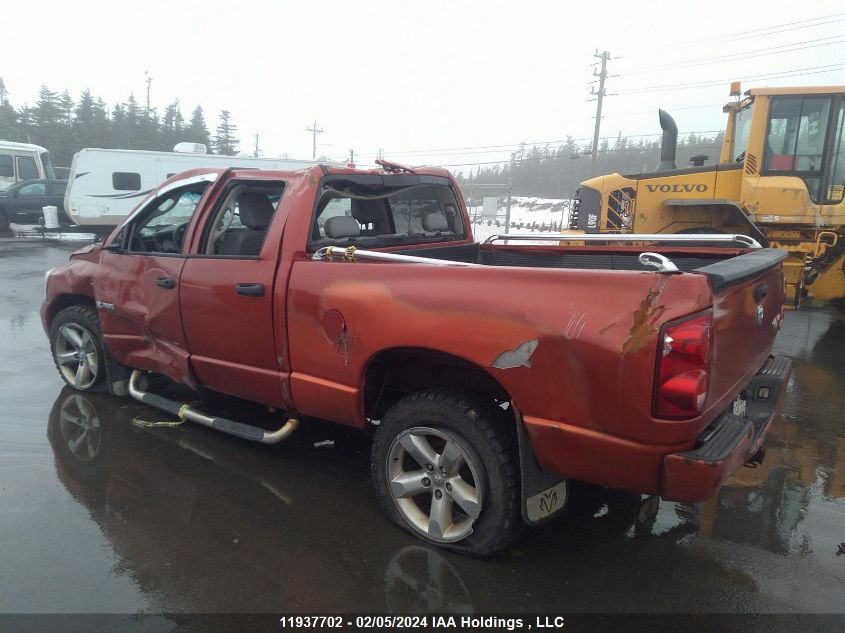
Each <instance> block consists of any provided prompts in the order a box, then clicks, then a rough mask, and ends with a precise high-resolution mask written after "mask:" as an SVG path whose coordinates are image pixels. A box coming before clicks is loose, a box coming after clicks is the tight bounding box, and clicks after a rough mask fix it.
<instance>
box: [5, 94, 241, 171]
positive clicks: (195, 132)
mask: <svg viewBox="0 0 845 633" xmlns="http://www.w3.org/2000/svg"><path fill="white" fill-rule="evenodd" d="M236 132H237V127H236V126H235V124H234V123H233V122H232V117H231V114H230V113H229V112H228V111H227V110H223V111H222V112H221V113H220V116H219V119H218V123H217V128H216V130H215V134H214V135H213V136H212V135H211V133H210V132H209V129H208V126H207V125H206V121H205V113H204V111H203V109H202V106H200V105H198V106H196V107H195V108H194V109H193V111H192V112H191V115H190V118H189V119H187V120H186V119H185V118H184V116H183V114H182V106H181V104H180V102H179V99H176V100H174V101H173V102H172V103H171V104H169V105H168V106H166V107H165V108H164V112H163V113H161V115H159V112H158V109H157V108H150V109H149V110H148V109H147V108H146V107H145V106H142V105H140V104H139V103H138V101H137V100H136V99H135V96H134V95H132V94H130V95H129V97H128V98H127V99H126V101H125V102H124V103H118V104H115V105H114V106H112V107H111V108H109V106H108V105H107V104H106V103H105V101H103V99H101V98H99V97H95V96H94V95H92V94H91V91H90V90H84V91H83V92H82V94H81V95H79V98H78V99H77V100H76V101H74V99H73V98H72V97H71V95H70V94H69V93H68V91H67V90H64V91H63V92H61V93H59V92H54V91H53V90H50V89H49V88H48V87H47V86H42V87H41V90H40V91H39V93H38V100H37V101H36V102H35V104H34V105H32V106H29V105H26V104H24V105H21V106H18V107H15V106H13V105H12V103H11V102H10V101H9V97H8V92H7V89H6V86H5V84H4V83H3V79H2V78H0V139H3V140H7V141H17V142H21V143H35V144H36V145H42V146H44V147H46V148H47V149H48V150H49V151H50V153H51V155H52V157H53V163H54V164H55V165H57V166H63V167H67V166H70V162H71V159H72V158H73V155H74V154H75V153H76V152H78V151H79V150H80V149H82V148H83V147H105V148H112V149H145V150H161V151H171V150H172V149H173V146H174V145H175V144H176V143H179V142H182V141H189V142H192V143H203V144H204V145H205V146H206V147H208V149H209V151H213V152H214V153H217V154H224V155H227V156H234V155H235V154H236V153H237V152H238V144H239V141H238V139H237V137H236V135H235V134H236Z"/></svg>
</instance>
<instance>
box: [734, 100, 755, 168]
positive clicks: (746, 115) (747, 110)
mask: <svg viewBox="0 0 845 633" xmlns="http://www.w3.org/2000/svg"><path fill="white" fill-rule="evenodd" d="M752 105H754V104H753V103H749V104H748V105H747V106H745V107H744V108H743V109H742V110H740V111H739V112H737V113H736V117H735V119H734V160H738V161H739V160H742V159H743V158H744V154H745V150H746V149H747V147H748V134H749V132H750V131H751V106H752Z"/></svg>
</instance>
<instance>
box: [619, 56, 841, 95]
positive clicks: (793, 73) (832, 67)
mask: <svg viewBox="0 0 845 633" xmlns="http://www.w3.org/2000/svg"><path fill="white" fill-rule="evenodd" d="M820 69H829V70H825V71H824V72H834V71H836V70H843V69H845V62H839V63H836V64H827V65H824V66H808V67H805V68H794V69H792V70H781V71H778V72H774V73H764V74H762V75H746V76H743V77H732V78H729V79H712V80H706V81H694V82H690V83H683V84H664V85H661V86H643V87H641V88H632V89H631V90H626V91H625V93H626V94H635V93H639V92H653V91H657V90H673V89H684V88H705V87H707V86H716V85H719V84H726V83H728V82H731V81H737V80H749V79H750V80H756V79H773V78H782V77H784V76H786V77H798V76H800V75H804V74H816V73H809V72H807V73H805V72H804V71H814V70H820Z"/></svg>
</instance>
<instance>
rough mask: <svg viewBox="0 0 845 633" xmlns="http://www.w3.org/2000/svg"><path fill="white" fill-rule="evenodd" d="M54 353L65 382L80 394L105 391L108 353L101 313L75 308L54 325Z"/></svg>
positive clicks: (55, 320) (56, 318) (91, 309)
mask: <svg viewBox="0 0 845 633" xmlns="http://www.w3.org/2000/svg"><path fill="white" fill-rule="evenodd" d="M50 350H51V351H52V353H53V362H54V363H55V365H56V369H57V370H58V371H59V375H60V376H61V377H62V380H64V381H65V383H67V384H68V385H69V386H70V387H73V388H74V389H76V390H77V391H103V390H104V388H105V383H106V380H105V378H106V364H105V352H104V350H103V339H102V336H101V334H100V319H99V317H98V316H97V311H96V310H95V309H94V308H93V307H91V306H86V305H73V306H70V307H68V308H65V309H64V310H62V311H61V312H59V313H58V314H57V315H56V317H55V318H54V319H53V322H52V323H51V324H50Z"/></svg>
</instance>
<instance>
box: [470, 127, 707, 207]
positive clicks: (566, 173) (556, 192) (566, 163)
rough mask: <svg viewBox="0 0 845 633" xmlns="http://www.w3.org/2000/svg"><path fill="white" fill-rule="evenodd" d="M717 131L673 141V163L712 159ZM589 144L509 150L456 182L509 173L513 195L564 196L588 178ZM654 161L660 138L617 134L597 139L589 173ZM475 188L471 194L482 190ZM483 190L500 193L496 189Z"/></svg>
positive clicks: (486, 181) (499, 179) (638, 167)
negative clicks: (504, 157) (509, 154)
mask: <svg viewBox="0 0 845 633" xmlns="http://www.w3.org/2000/svg"><path fill="white" fill-rule="evenodd" d="M722 136H723V135H722V133H721V132H720V133H719V134H717V135H716V136H701V135H696V134H691V135H689V136H687V137H685V138H683V139H679V140H678V148H677V156H676V158H675V164H676V165H677V166H678V167H687V166H689V162H690V158H692V157H693V156H702V155H703V156H707V157H708V159H707V161H706V163H705V164H710V163H713V162H716V161H717V160H718V158H719V152H720V151H721V147H722ZM590 154H591V145H590V144H587V145H578V144H576V143H575V141H574V140H573V139H572V137H567V140H566V142H565V143H564V144H562V145H560V146H556V147H550V146H548V145H546V146H538V145H535V146H532V147H530V148H529V147H522V148H520V149H519V150H518V151H516V152H514V154H513V156H512V160H511V161H510V162H506V163H499V164H494V165H490V166H480V167H478V169H477V170H475V169H473V170H471V171H470V172H469V173H460V174H459V176H458V179H459V180H460V182H461V185H462V187H463V188H464V189H465V193H468V191H466V190H467V189H469V188H471V187H472V186H473V185H490V184H497V185H499V184H501V185H505V184H506V183H507V181H508V177H509V176H511V177H512V193H513V195H517V196H536V197H539V198H570V197H572V194H573V193H574V192H575V189H577V188H578V185H579V183H581V182H583V181H584V180H588V179H589V178H590V158H591V156H590ZM659 162H660V141H659V140H649V141H644V140H642V139H638V140H636V141H634V140H632V139H630V138H627V137H625V136H622V135H621V134H620V135H619V136H618V137H617V138H616V140H615V141H614V142H613V143H612V144H611V143H609V142H608V141H607V140H604V141H602V143H601V144H600V145H599V150H598V152H597V153H596V169H595V174H596V175H597V176H600V175H602V174H610V173H614V172H616V173H620V174H635V173H640V172H646V171H651V170H653V169H654V168H655V167H656V166H657V164H658V163H659ZM481 191H483V189H482V188H479V190H478V191H476V192H474V193H473V197H478V196H479V195H483V194H481V193H480V192H481ZM488 195H503V191H500V190H499V189H498V188H497V189H493V190H490V193H489V194H488Z"/></svg>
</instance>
